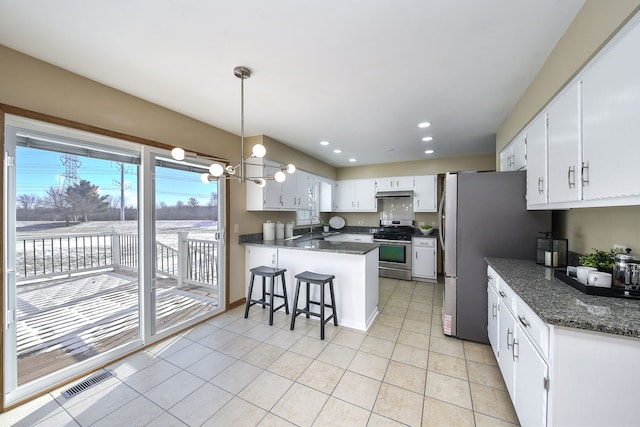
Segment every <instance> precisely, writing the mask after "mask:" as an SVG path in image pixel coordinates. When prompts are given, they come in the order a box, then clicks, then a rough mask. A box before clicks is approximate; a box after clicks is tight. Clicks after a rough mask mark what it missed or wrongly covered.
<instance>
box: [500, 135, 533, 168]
mask: <svg viewBox="0 0 640 427" xmlns="http://www.w3.org/2000/svg"><path fill="white" fill-rule="evenodd" d="M526 166H527V142H526V138H525V134H524V132H523V133H522V134H520V135H518V136H517V137H516V138H515V139H514V140H513V141H512V142H510V143H509V145H507V146H506V147H505V148H503V149H502V151H501V152H500V170H501V171H502V172H505V171H518V170H521V169H524V168H526Z"/></svg>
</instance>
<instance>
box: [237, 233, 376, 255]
mask: <svg viewBox="0 0 640 427" xmlns="http://www.w3.org/2000/svg"><path fill="white" fill-rule="evenodd" d="M244 244H245V245H253V246H269V247H273V248H281V249H301V250H308V251H309V250H310V251H318V252H333V253H340V254H349V255H364V254H366V253H369V252H371V251H372V250H374V249H376V248H377V247H378V246H380V245H379V244H378V243H358V242H329V241H327V240H316V239H309V238H305V237H303V238H300V239H299V240H298V239H296V240H256V241H251V242H245V243H244Z"/></svg>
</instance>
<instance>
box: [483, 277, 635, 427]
mask: <svg viewBox="0 0 640 427" xmlns="http://www.w3.org/2000/svg"><path fill="white" fill-rule="evenodd" d="M487 275H488V286H487V292H488V302H489V303H488V304H489V305H488V310H489V312H488V319H487V321H488V323H487V325H488V334H489V341H490V342H491V346H492V348H494V352H495V348H496V347H497V348H498V354H497V355H496V359H497V360H498V366H499V368H500V372H501V373H502V376H503V378H504V382H505V384H506V386H507V390H508V392H509V396H510V397H511V400H512V402H513V406H514V408H515V411H516V414H517V415H518V419H519V422H520V425H521V426H523V427H527V426H536V427H539V426H550V427H551V426H558V427H564V426H580V427H588V426H592V427H596V426H632V425H638V416H637V410H636V407H637V400H638V384H640V370H638V369H630V368H629V366H630V365H629V362H631V361H635V360H640V340H639V339H638V338H634V337H626V336H621V335H616V334H608V333H601V332H594V331H588V330H582V329H577V328H569V327H562V326H552V325H548V324H547V323H545V322H544V321H543V320H542V319H541V318H540V317H539V316H538V315H536V314H535V313H534V312H533V310H532V309H531V307H529V306H528V305H527V304H526V303H525V302H524V301H523V300H522V298H520V297H519V296H518V295H517V294H516V293H515V292H514V291H513V289H512V288H511V287H510V286H509V284H508V283H507V282H506V281H505V280H504V279H503V278H501V277H500V276H498V275H497V274H496V272H495V270H493V269H492V268H491V267H489V268H488V269H487ZM595 304H596V303H595V302H594V307H597V305H595ZM494 307H495V308H494Z"/></svg>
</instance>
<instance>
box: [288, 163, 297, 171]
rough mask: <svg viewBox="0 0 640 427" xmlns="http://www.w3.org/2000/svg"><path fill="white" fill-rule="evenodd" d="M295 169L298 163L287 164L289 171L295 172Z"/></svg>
mask: <svg viewBox="0 0 640 427" xmlns="http://www.w3.org/2000/svg"><path fill="white" fill-rule="evenodd" d="M295 171H296V165H294V164H293V163H289V164H288V165H287V172H288V173H294V172H295Z"/></svg>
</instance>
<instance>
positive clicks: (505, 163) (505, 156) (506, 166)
mask: <svg viewBox="0 0 640 427" xmlns="http://www.w3.org/2000/svg"><path fill="white" fill-rule="evenodd" d="M511 154H513V146H512V145H511V143H509V145H507V146H506V147H504V148H503V149H502V151H500V171H501V172H507V171H511V170H513V169H512V168H511Z"/></svg>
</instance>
